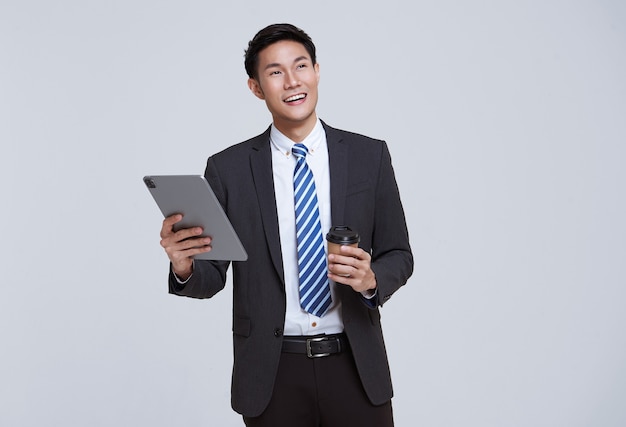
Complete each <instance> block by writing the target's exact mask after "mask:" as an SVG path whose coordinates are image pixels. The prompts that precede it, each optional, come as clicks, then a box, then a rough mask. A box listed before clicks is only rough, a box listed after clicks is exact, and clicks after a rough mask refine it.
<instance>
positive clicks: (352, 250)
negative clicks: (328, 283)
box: [340, 245, 371, 260]
mask: <svg viewBox="0 0 626 427" xmlns="http://www.w3.org/2000/svg"><path fill="white" fill-rule="evenodd" d="M340 251H341V254H342V255H345V256H349V257H353V258H358V259H363V260H368V259H370V258H371V256H370V254H369V253H367V252H365V251H364V250H363V249H362V248H359V247H354V246H349V245H343V246H341V247H340Z"/></svg>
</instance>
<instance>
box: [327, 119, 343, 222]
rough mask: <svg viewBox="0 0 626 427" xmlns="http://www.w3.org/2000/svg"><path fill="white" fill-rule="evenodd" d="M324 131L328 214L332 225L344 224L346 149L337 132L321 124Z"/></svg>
mask: <svg viewBox="0 0 626 427" xmlns="http://www.w3.org/2000/svg"><path fill="white" fill-rule="evenodd" d="M322 125H323V126H324V130H325V131H326V142H327V145H328V162H329V169H330V212H331V219H332V224H333V225H339V224H343V223H344V213H345V202H346V190H347V187H348V168H347V165H348V147H347V145H346V144H345V143H344V142H343V137H342V136H341V134H340V133H339V132H337V130H335V129H333V128H331V127H330V126H328V125H326V123H324V122H322Z"/></svg>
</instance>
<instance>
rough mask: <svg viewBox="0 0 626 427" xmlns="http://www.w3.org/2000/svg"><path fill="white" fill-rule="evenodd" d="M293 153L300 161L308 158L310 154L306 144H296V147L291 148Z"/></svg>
mask: <svg viewBox="0 0 626 427" xmlns="http://www.w3.org/2000/svg"><path fill="white" fill-rule="evenodd" d="M291 152H292V153H293V155H294V156H296V157H297V158H298V159H303V158H306V155H307V154H308V152H309V149H308V148H306V145H304V144H294V146H293V147H291Z"/></svg>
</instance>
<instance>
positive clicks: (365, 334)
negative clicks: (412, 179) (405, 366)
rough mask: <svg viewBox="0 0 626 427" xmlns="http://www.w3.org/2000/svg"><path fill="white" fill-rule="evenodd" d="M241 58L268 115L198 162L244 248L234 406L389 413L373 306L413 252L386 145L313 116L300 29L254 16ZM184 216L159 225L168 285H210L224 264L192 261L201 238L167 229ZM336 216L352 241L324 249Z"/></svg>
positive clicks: (310, 53)
mask: <svg viewBox="0 0 626 427" xmlns="http://www.w3.org/2000/svg"><path fill="white" fill-rule="evenodd" d="M245 66H246V71H247V73H248V76H249V80H248V86H249V88H250V90H251V91H252V93H253V94H254V95H255V96H257V97H258V98H259V99H262V100H264V101H265V103H266V105H267V108H268V110H269V111H270V113H271V114H272V125H271V126H270V127H269V128H268V129H267V130H266V131H265V132H264V133H262V134H261V135H258V136H256V137H254V138H252V139H250V140H248V141H245V142H242V143H240V144H237V145H234V146H232V147H230V148H228V149H226V150H224V151H223V152H221V153H218V154H215V155H213V156H212V157H210V158H209V160H208V162H207V168H206V171H205V176H206V178H207V180H208V181H209V183H210V184H211V187H212V188H213V190H214V191H215V193H216V195H217V197H218V198H219V200H220V202H221V203H222V205H223V207H224V209H225V211H226V213H227V214H228V216H229V218H230V220H231V222H232V223H233V226H234V228H235V230H236V231H237V233H238V234H239V236H240V238H241V240H242V243H243V245H244V247H245V248H246V250H247V252H248V260H247V261H245V262H233V340H234V367H233V381H232V406H233V409H234V410H235V411H237V412H239V413H240V414H242V415H243V418H244V422H245V423H246V425H248V426H272V427H280V426H289V427H294V426H298V427H309V426H310V427H318V426H342V427H345V426H353V425H354V426H356V425H358V426H361V427H363V426H372V427H373V426H376V427H385V426H392V425H393V416H392V408H391V397H392V394H393V393H392V386H391V377H390V373H389V367H388V362H387V355H386V352H385V346H384V342H383V334H382V329H381V325H380V314H379V311H378V308H379V306H382V304H383V303H384V302H386V301H387V300H388V299H389V298H390V297H391V295H392V294H393V293H394V292H395V291H396V290H398V289H399V288H400V287H401V286H402V285H404V284H405V283H406V281H407V280H408V278H409V276H410V275H411V273H412V271H413V257H412V254H411V249H410V246H409V237H408V232H407V228H406V222H405V218H404V212H403V208H402V204H401V202H400V196H399V193H398V188H397V185H396V181H395V177H394V173H393V169H392V166H391V158H390V156H389V151H388V149H387V146H386V144H385V143H384V142H383V141H378V140H373V139H370V138H367V137H365V136H362V135H357V134H354V133H349V132H345V131H341V130H338V129H334V128H332V127H330V126H328V125H326V124H325V123H323V122H322V121H320V120H319V119H318V117H317V115H316V112H315V107H316V104H317V97H318V92H317V88H318V83H319V78H320V69H319V64H318V63H317V62H316V56H315V46H314V44H313V42H312V41H311V39H310V38H309V36H308V35H307V34H306V33H304V32H303V31H302V30H300V29H298V28H296V27H294V26H292V25H289V24H276V25H270V26H269V27H266V28H264V29H263V30H261V31H260V32H259V33H257V34H256V36H255V37H254V38H253V39H252V40H251V41H250V43H249V45H248V49H247V50H246V56H245ZM292 150H293V151H292ZM301 181H304V182H306V184H305V185H304V186H305V187H306V188H308V189H309V190H308V191H307V192H305V193H306V194H305V195H304V196H302V194H301V191H300V188H301V187H300V185H301ZM294 187H295V189H294ZM315 196H316V197H315ZM303 197H304V199H305V201H304V202H302V201H301V200H302V198H303ZM303 205H306V206H307V207H308V208H307V209H303V208H302V206H303ZM302 210H306V212H305V213H302ZM180 219H181V216H180V215H174V216H171V217H169V218H166V219H165V220H164V221H163V227H162V230H161V238H162V240H161V244H162V246H163V247H164V248H165V251H166V252H167V254H168V257H169V259H170V261H171V274H170V278H169V289H170V292H171V293H174V294H177V295H183V296H188V297H194V298H210V297H212V296H213V295H215V294H216V293H217V292H218V291H220V290H221V289H223V288H224V286H225V280H226V270H227V269H228V266H229V263H228V262H212V261H200V260H198V261H195V262H194V261H193V256H194V255H196V254H198V253H201V252H205V251H209V250H210V249H211V247H210V243H211V239H210V238H204V237H198V236H199V234H200V233H201V232H202V230H200V229H199V228H190V229H185V230H180V231H178V232H174V231H173V226H174V224H176V223H177V222H178V221H180ZM337 225H346V226H348V227H350V228H351V229H353V230H356V231H358V233H359V235H360V243H359V247H351V246H342V249H341V254H340V255H333V254H331V255H326V253H325V248H324V240H323V239H324V236H325V235H326V233H327V232H328V231H329V229H330V228H331V227H332V226H337ZM304 227H308V228H306V230H304V231H303V228H304ZM208 231H209V232H210V230H208ZM309 247H311V248H312V249H310V251H309V249H308V248H309ZM315 253H317V254H318V255H319V256H318V257H314V254H315ZM306 257H311V258H307V259H306V260H305V258H306ZM313 258H315V260H313ZM307 263H311V265H313V264H314V265H315V266H316V267H315V268H310V269H309V268H308V267H307V265H309V264H307ZM308 273H311V276H310V277H313V276H314V278H313V279H311V278H310V277H309V276H307V274H308ZM309 287H311V289H313V290H312V291H309V290H308V289H309ZM309 292H310V293H309ZM305 294H306V295H305ZM306 298H308V302H305V299H306Z"/></svg>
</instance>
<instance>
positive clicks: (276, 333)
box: [274, 328, 283, 337]
mask: <svg viewBox="0 0 626 427" xmlns="http://www.w3.org/2000/svg"><path fill="white" fill-rule="evenodd" d="M274 336H275V337H282V336H283V330H282V329H280V328H276V329H274Z"/></svg>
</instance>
